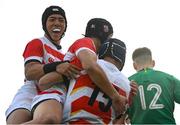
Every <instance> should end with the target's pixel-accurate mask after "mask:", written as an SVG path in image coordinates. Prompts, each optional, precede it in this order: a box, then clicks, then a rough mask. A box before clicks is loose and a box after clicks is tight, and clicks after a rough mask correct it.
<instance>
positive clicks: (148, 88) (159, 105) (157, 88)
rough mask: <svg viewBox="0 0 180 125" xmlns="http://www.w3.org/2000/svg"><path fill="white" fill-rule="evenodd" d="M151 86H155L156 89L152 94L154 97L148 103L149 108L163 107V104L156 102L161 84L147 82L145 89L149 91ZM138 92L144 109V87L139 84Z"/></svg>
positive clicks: (160, 90)
mask: <svg viewBox="0 0 180 125" xmlns="http://www.w3.org/2000/svg"><path fill="white" fill-rule="evenodd" d="M153 88H155V89H156V90H157V91H156V93H155V95H154V98H153V99H152V101H151V103H150V104H149V109H161V108H164V105H163V104H157V103H156V102H157V100H158V99H159V96H160V95H161V92H162V89H161V86H160V85H158V84H149V85H148V87H147V91H151V90H152V89H153ZM139 94H140V100H141V106H142V109H143V110H146V101H145V96H144V87H143V86H142V85H140V86H139Z"/></svg>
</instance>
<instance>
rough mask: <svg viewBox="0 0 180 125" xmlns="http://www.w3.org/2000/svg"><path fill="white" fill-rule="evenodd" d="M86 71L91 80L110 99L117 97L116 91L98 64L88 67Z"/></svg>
mask: <svg viewBox="0 0 180 125" xmlns="http://www.w3.org/2000/svg"><path fill="white" fill-rule="evenodd" d="M86 71H87V73H88V75H89V76H90V78H91V80H92V81H93V82H94V83H95V84H96V85H97V86H98V87H99V88H100V89H101V90H102V91H103V92H104V93H105V94H107V95H108V96H109V97H110V98H111V99H114V98H116V97H119V94H118V92H117V91H116V90H115V88H114V87H113V86H112V84H111V83H110V82H109V80H108V78H107V76H106V74H105V73H104V71H103V70H102V69H101V67H100V66H99V65H98V64H96V65H94V66H92V67H90V68H89V69H87V70H86Z"/></svg>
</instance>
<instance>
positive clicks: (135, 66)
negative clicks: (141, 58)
mask: <svg viewBox="0 0 180 125" xmlns="http://www.w3.org/2000/svg"><path fill="white" fill-rule="evenodd" d="M133 67H134V69H135V70H137V64H136V63H135V62H133Z"/></svg>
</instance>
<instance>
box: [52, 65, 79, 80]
mask: <svg viewBox="0 0 180 125" xmlns="http://www.w3.org/2000/svg"><path fill="white" fill-rule="evenodd" d="M56 71H57V72H58V73H60V74H62V75H64V76H66V77H67V78H68V79H75V78H77V76H78V75H80V71H81V69H80V68H79V67H77V66H75V65H73V64H70V63H69V62H64V63H61V64H59V65H58V66H57V67H56Z"/></svg>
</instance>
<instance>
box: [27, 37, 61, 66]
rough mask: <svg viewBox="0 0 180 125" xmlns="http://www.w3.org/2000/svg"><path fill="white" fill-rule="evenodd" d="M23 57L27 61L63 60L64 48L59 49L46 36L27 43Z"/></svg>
mask: <svg viewBox="0 0 180 125" xmlns="http://www.w3.org/2000/svg"><path fill="white" fill-rule="evenodd" d="M23 57H24V62H25V63H27V62H28V61H31V60H33V61H39V62H40V63H43V64H48V63H52V62H55V61H62V60H63V58H64V54H63V53H62V50H58V49H57V47H56V46H55V45H54V44H53V43H52V42H50V41H49V40H48V39H47V38H46V37H42V38H40V39H34V40H32V41H30V42H29V43H28V44H27V45H26V48H25V50H24V53H23Z"/></svg>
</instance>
